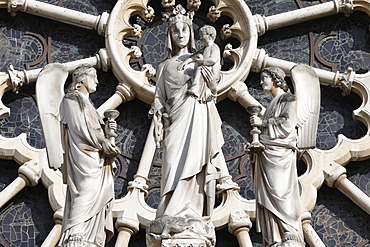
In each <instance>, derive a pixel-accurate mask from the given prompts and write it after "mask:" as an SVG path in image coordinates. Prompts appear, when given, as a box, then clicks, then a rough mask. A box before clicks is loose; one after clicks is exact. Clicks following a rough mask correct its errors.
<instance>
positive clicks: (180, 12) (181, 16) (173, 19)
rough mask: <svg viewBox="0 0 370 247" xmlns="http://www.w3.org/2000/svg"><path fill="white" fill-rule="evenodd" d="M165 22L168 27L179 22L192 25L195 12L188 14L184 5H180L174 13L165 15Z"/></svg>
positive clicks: (174, 9)
mask: <svg viewBox="0 0 370 247" xmlns="http://www.w3.org/2000/svg"><path fill="white" fill-rule="evenodd" d="M163 17H164V20H165V21H166V22H167V24H168V26H172V25H173V24H175V23H177V22H183V23H187V24H188V25H191V24H192V22H193V17H194V11H189V12H187V13H186V10H185V9H184V7H182V5H180V4H178V5H176V7H175V8H173V10H172V11H169V12H166V13H164V14H163Z"/></svg>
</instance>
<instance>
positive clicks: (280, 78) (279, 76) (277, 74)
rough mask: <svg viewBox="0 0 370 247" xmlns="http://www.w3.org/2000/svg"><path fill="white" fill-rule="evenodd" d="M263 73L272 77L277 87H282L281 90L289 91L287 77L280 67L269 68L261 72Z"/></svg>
mask: <svg viewBox="0 0 370 247" xmlns="http://www.w3.org/2000/svg"><path fill="white" fill-rule="evenodd" d="M263 72H265V73H267V74H268V75H269V76H270V77H271V79H272V81H273V82H274V85H275V86H276V87H280V88H281V89H283V90H284V92H288V91H289V87H288V84H287V83H286V81H285V79H284V78H285V76H286V75H285V72H284V71H283V70H282V69H280V68H278V67H267V68H264V69H263V70H262V71H261V73H263Z"/></svg>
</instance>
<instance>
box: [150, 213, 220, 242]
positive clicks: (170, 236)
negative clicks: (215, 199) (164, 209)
mask: <svg viewBox="0 0 370 247" xmlns="http://www.w3.org/2000/svg"><path fill="white" fill-rule="evenodd" d="M215 244H216V232H215V229H214V226H213V224H212V222H211V221H210V217H202V218H184V217H174V216H161V217H158V218H156V219H155V220H154V221H152V222H151V223H150V224H149V225H148V226H147V228H146V246H147V247H214V246H215Z"/></svg>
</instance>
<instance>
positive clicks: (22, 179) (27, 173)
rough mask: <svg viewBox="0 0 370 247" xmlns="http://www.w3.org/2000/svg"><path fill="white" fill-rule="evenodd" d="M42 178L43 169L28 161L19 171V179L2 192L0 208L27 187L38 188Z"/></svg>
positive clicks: (0, 194) (0, 193)
mask: <svg viewBox="0 0 370 247" xmlns="http://www.w3.org/2000/svg"><path fill="white" fill-rule="evenodd" d="M40 177H41V168H40V167H39V166H38V164H37V162H34V161H28V162H26V163H24V164H23V165H21V166H20V167H19V169H18V177H17V178H16V179H15V180H14V181H13V182H12V183H11V184H9V185H8V186H7V187H6V188H5V189H4V190H2V191H1V192H0V198H1V201H0V208H1V207H2V206H4V205H5V204H6V203H7V202H8V201H9V200H10V199H12V198H13V197H14V196H15V195H17V194H18V193H19V192H20V191H21V190H22V189H23V188H24V187H26V186H36V185H37V184H38V182H39V180H40Z"/></svg>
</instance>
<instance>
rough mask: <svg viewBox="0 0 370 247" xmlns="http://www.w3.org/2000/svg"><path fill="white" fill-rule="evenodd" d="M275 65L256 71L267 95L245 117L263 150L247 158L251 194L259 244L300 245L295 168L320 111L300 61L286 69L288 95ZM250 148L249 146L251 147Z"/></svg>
mask: <svg viewBox="0 0 370 247" xmlns="http://www.w3.org/2000/svg"><path fill="white" fill-rule="evenodd" d="M284 78H285V73H284V71H283V70H282V69H280V68H277V67H269V68H265V69H263V70H262V72H261V85H262V88H263V90H264V91H265V92H267V93H270V94H271V95H272V100H271V103H270V104H269V105H268V107H267V109H266V111H265V113H264V114H263V116H262V117H260V116H258V115H257V114H254V115H252V116H251V125H252V126H259V128H260V131H261V134H260V142H261V144H262V145H261V146H262V147H264V148H263V149H256V150H257V151H254V154H253V155H254V158H253V159H252V160H253V162H252V169H253V190H254V193H255V197H256V205H257V209H256V227H257V231H259V232H262V236H263V246H274V247H277V246H295V247H297V246H298V247H299V246H304V245H305V244H304V237H303V232H302V225H301V224H302V223H301V218H300V214H301V209H300V203H299V198H300V195H299V186H298V176H297V168H296V158H297V153H298V151H302V150H305V149H309V148H314V147H315V145H316V133H317V125H318V118H319V112H320V83H319V79H318V77H317V75H316V73H315V72H314V70H313V69H312V68H311V67H309V66H307V65H303V64H299V65H296V66H294V67H293V68H292V69H291V78H292V82H293V86H294V94H292V93H291V92H290V90H289V88H288V85H287V83H286V82H285V80H284ZM251 150H252V152H253V147H252V148H251Z"/></svg>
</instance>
